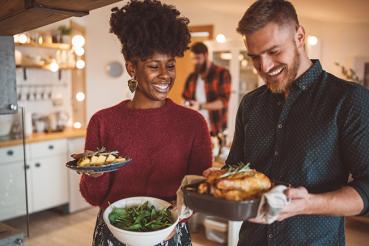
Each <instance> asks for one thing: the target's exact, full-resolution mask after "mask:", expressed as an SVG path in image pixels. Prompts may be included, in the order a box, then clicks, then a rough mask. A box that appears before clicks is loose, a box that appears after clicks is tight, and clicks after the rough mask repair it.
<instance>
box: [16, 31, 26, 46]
mask: <svg viewBox="0 0 369 246" xmlns="http://www.w3.org/2000/svg"><path fill="white" fill-rule="evenodd" d="M27 41H28V37H27V35H26V34H24V33H22V34H19V36H18V42H19V43H21V44H25V43H27Z"/></svg>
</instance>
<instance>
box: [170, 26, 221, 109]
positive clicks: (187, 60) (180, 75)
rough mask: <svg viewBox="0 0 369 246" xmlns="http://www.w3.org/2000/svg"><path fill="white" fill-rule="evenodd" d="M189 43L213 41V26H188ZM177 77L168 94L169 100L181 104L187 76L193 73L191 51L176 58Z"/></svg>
mask: <svg viewBox="0 0 369 246" xmlns="http://www.w3.org/2000/svg"><path fill="white" fill-rule="evenodd" d="M189 30H190V32H191V43H190V46H191V45H192V44H193V43H195V42H201V41H206V40H212V39H213V32H214V26H213V25H202V26H190V27H189ZM176 67H177V77H176V81H175V83H174V86H173V88H172V90H171V91H170V93H169V98H170V99H172V100H173V101H174V102H175V103H177V104H182V100H183V99H182V91H183V88H184V85H185V82H186V78H187V76H188V75H189V74H190V73H191V72H192V71H193V63H192V58H191V51H190V50H187V51H186V52H185V53H184V56H183V57H180V58H177V66H176Z"/></svg>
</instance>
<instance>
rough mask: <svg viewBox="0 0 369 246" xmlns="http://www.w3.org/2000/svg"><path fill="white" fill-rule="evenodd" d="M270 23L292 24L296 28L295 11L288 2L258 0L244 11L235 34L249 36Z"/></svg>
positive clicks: (297, 21)
mask: <svg viewBox="0 0 369 246" xmlns="http://www.w3.org/2000/svg"><path fill="white" fill-rule="evenodd" d="M270 22H274V23H276V24H278V25H285V24H291V23H292V24H293V25H295V27H296V28H297V27H298V25H299V20H298V18H297V14H296V10H295V8H294V7H293V5H292V4H291V3H290V2H289V1H285V0H258V1H256V2H254V3H253V4H252V5H251V6H250V7H249V8H248V9H247V10H246V13H245V14H244V15H243V17H242V19H241V20H240V22H239V23H238V28H237V32H239V33H240V34H242V35H245V34H250V33H253V32H255V31H257V30H259V29H260V28H263V27H264V26H265V25H267V24H268V23H270Z"/></svg>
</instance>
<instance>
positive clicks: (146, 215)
mask: <svg viewBox="0 0 369 246" xmlns="http://www.w3.org/2000/svg"><path fill="white" fill-rule="evenodd" d="M109 221H110V223H111V224H112V225H114V226H116V227H118V228H120V229H123V230H128V231H138V232H148V231H156V230H160V229H163V228H166V227H168V226H170V225H171V224H173V222H174V221H173V219H172V214H171V212H170V211H169V209H168V208H164V209H162V210H157V209H156V208H155V207H154V206H153V205H151V204H149V202H148V201H146V202H145V203H143V204H141V205H138V206H133V207H128V208H115V207H114V208H113V210H112V212H111V213H110V214H109Z"/></svg>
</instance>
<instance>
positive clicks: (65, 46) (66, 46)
mask: <svg viewBox="0 0 369 246" xmlns="http://www.w3.org/2000/svg"><path fill="white" fill-rule="evenodd" d="M15 45H16V46H19V47H36V48H46V49H57V50H70V49H71V45H70V44H64V43H43V44H37V43H25V44H22V43H15Z"/></svg>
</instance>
